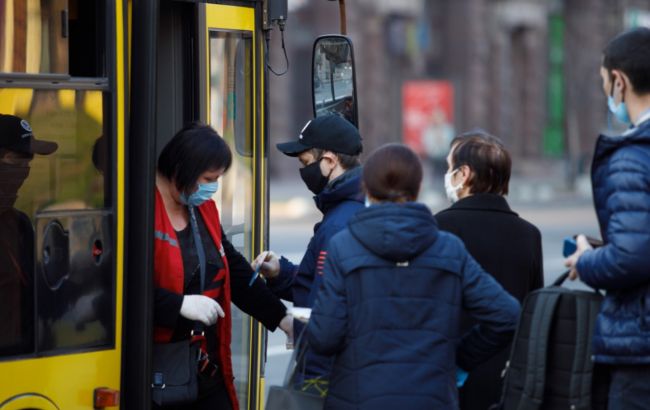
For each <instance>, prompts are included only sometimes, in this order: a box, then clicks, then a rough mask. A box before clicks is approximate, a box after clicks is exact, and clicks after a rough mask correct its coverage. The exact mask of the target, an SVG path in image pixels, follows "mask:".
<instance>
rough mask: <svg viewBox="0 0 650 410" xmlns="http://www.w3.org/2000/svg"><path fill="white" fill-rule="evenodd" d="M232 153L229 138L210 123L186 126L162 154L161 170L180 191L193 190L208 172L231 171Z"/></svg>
mask: <svg viewBox="0 0 650 410" xmlns="http://www.w3.org/2000/svg"><path fill="white" fill-rule="evenodd" d="M231 163H232V154H231V152H230V147H228V144H226V141H224V140H223V138H221V137H220V136H219V134H218V133H217V132H216V131H215V130H214V129H213V128H212V127H210V126H208V125H205V124H201V123H198V122H194V123H191V124H188V125H186V126H185V127H183V128H182V129H181V130H180V131H178V132H177V133H176V135H174V137H173V138H172V139H171V141H169V142H168V143H167V145H165V147H164V148H163V150H162V152H161V153H160V156H159V157H158V172H160V173H161V174H162V175H163V176H164V177H165V178H167V179H169V180H170V181H174V182H175V184H176V188H178V190H179V191H180V192H189V191H191V190H193V189H194V187H195V186H196V181H197V180H198V179H199V177H200V176H201V174H203V173H204V172H206V171H212V170H218V169H223V170H224V171H227V170H228V168H230V165H231Z"/></svg>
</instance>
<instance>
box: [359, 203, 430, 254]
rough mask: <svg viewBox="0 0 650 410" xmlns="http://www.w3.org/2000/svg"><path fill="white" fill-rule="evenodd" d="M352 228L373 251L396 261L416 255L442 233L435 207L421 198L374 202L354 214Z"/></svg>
mask: <svg viewBox="0 0 650 410" xmlns="http://www.w3.org/2000/svg"><path fill="white" fill-rule="evenodd" d="M349 229H350V232H351V233H352V235H353V236H354V237H355V238H356V239H357V240H358V241H359V242H361V243H362V244H363V246H364V247H366V248H367V249H368V250H370V251H371V252H372V253H374V254H375V255H377V256H379V257H381V258H383V259H388V260H390V261H394V262H406V261H409V260H411V259H414V258H415V257H416V256H418V255H419V254H421V253H422V252H424V251H425V250H427V249H428V248H429V247H430V246H431V245H432V244H433V243H434V242H435V241H436V239H437V237H438V224H437V222H436V220H435V218H434V217H433V215H432V214H431V211H430V210H429V209H428V208H427V207H426V206H424V205H422V204H420V203H417V202H407V203H405V204H396V203H382V204H376V205H372V206H370V207H368V208H365V209H363V210H361V211H359V212H357V214H356V215H355V216H354V217H352V219H351V220H350V223H349Z"/></svg>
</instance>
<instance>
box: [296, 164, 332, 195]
mask: <svg viewBox="0 0 650 410" xmlns="http://www.w3.org/2000/svg"><path fill="white" fill-rule="evenodd" d="M321 160H322V158H321V159H319V160H317V161H314V162H312V163H311V164H309V165H307V166H306V167H303V168H300V178H302V180H303V181H304V182H305V185H307V188H308V189H309V190H310V191H311V192H313V193H314V194H315V195H318V194H320V193H321V192H323V189H325V187H326V186H327V182H328V180H329V177H326V176H325V175H323V173H322V172H321V171H320V161H321Z"/></svg>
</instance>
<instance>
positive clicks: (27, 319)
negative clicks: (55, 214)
mask: <svg viewBox="0 0 650 410" xmlns="http://www.w3.org/2000/svg"><path fill="white" fill-rule="evenodd" d="M57 148H58V146H57V144H56V143H55V142H50V141H42V140H37V139H36V138H34V134H33V133H32V128H31V126H30V125H29V123H28V122H27V121H25V120H23V119H22V118H19V117H16V116H14V115H8V114H0V300H1V301H2V302H1V303H0V356H6V355H11V354H21V353H29V352H30V351H32V350H33V348H34V333H33V326H34V282H33V278H34V228H33V226H32V223H31V220H30V218H29V216H27V214H25V213H24V212H21V211H19V210H18V209H16V208H15V207H14V205H15V203H16V199H17V198H18V190H19V189H20V187H21V186H22V185H23V183H24V182H25V180H26V179H27V177H28V176H29V170H30V166H29V163H30V162H31V160H32V159H33V158H34V154H40V155H49V154H51V153H53V152H54V151H56V149H57Z"/></svg>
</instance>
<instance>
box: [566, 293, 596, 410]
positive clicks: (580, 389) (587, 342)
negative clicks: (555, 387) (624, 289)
mask: <svg viewBox="0 0 650 410" xmlns="http://www.w3.org/2000/svg"><path fill="white" fill-rule="evenodd" d="M575 301H576V343H575V354H574V356H573V369H572V371H571V385H570V390H569V403H570V404H571V408H572V409H576V410H580V409H585V410H588V409H590V408H591V380H592V374H593V370H594V363H593V361H592V360H591V335H592V334H593V333H594V326H595V323H596V316H597V315H598V311H599V310H600V302H599V301H598V300H596V299H593V298H587V297H581V296H579V295H577V296H576V298H575Z"/></svg>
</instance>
